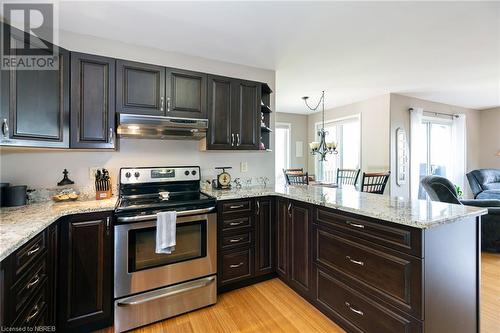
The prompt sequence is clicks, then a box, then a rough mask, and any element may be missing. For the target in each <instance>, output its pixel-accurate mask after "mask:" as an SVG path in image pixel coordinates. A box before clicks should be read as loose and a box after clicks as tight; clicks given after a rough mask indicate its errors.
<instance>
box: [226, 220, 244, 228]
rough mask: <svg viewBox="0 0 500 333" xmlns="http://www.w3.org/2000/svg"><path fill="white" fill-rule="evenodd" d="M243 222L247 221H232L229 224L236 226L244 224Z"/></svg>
mask: <svg viewBox="0 0 500 333" xmlns="http://www.w3.org/2000/svg"><path fill="white" fill-rule="evenodd" d="M243 223H245V221H240V222H231V223H229V225H230V226H233V227H234V226H237V225H240V224H243Z"/></svg>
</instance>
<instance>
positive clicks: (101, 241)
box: [57, 212, 113, 331]
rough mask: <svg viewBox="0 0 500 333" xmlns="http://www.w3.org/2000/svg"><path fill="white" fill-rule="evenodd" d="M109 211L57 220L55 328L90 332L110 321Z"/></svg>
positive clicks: (111, 265)
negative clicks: (57, 258) (58, 241)
mask: <svg viewBox="0 0 500 333" xmlns="http://www.w3.org/2000/svg"><path fill="white" fill-rule="evenodd" d="M112 217H113V216H112V212H105V213H92V214H80V215H73V216H68V217H65V218H64V219H63V220H62V221H61V222H60V237H61V242H60V249H59V265H58V269H59V273H58V278H59V282H58V287H59V288H58V305H57V308H58V313H57V323H58V325H57V327H58V330H62V331H89V330H93V329H98V328H101V327H106V326H109V325H111V324H112V290H113V289H112V277H113V256H112V250H113V242H112V239H113V237H112V235H113V224H112Z"/></svg>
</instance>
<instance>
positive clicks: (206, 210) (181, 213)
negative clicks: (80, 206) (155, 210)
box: [116, 207, 215, 223]
mask: <svg viewBox="0 0 500 333" xmlns="http://www.w3.org/2000/svg"><path fill="white" fill-rule="evenodd" d="M213 211H215V207H209V208H201V209H193V210H180V211H177V217H180V216H188V215H198V214H208V213H211V212H213ZM151 219H156V214H150V215H137V216H124V217H117V219H116V220H117V221H118V222H139V221H147V220H151ZM177 223H179V222H177Z"/></svg>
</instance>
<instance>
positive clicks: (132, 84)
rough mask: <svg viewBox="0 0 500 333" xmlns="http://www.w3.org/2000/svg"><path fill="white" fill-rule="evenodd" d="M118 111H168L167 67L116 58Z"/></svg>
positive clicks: (146, 113)
mask: <svg viewBox="0 0 500 333" xmlns="http://www.w3.org/2000/svg"><path fill="white" fill-rule="evenodd" d="M116 71H117V72H116V108H117V109H116V111H117V112H121V113H133V114H144V115H153V116H164V115H165V67H162V66H155V65H149V64H143V63H139V62H132V61H125V60H117V61H116Z"/></svg>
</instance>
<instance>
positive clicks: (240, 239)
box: [229, 237, 243, 243]
mask: <svg viewBox="0 0 500 333" xmlns="http://www.w3.org/2000/svg"><path fill="white" fill-rule="evenodd" d="M242 240H243V237H240V238H236V239H230V240H229V243H239V242H241V241H242Z"/></svg>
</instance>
